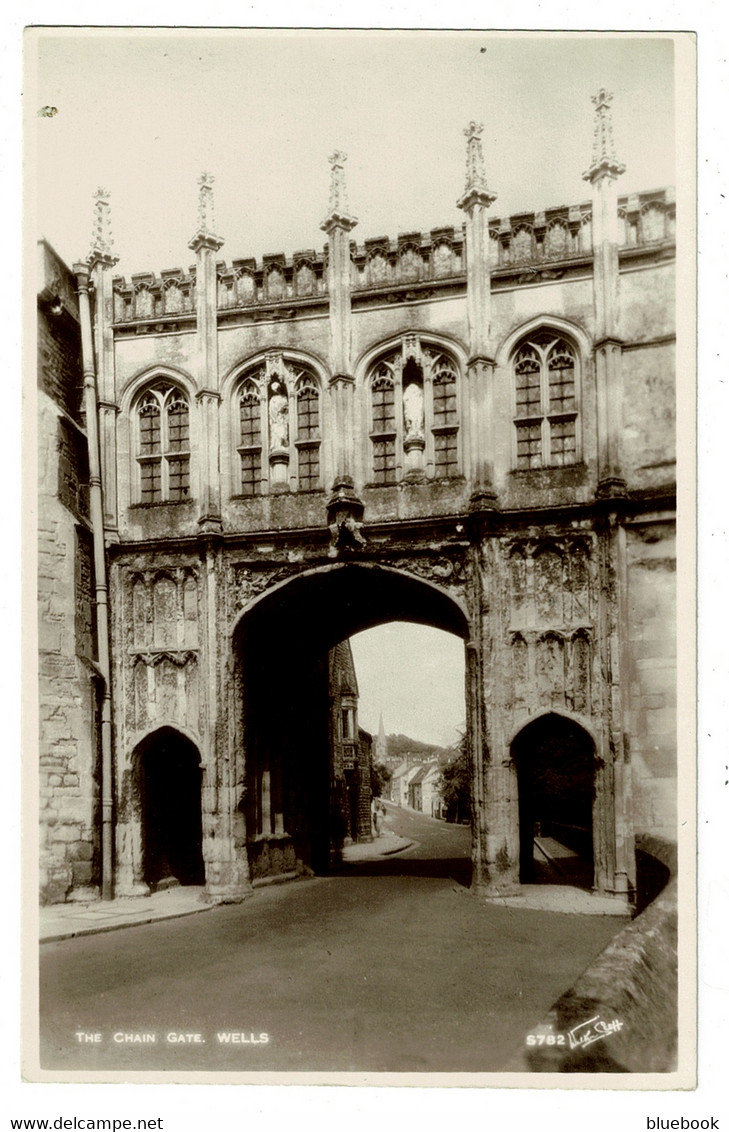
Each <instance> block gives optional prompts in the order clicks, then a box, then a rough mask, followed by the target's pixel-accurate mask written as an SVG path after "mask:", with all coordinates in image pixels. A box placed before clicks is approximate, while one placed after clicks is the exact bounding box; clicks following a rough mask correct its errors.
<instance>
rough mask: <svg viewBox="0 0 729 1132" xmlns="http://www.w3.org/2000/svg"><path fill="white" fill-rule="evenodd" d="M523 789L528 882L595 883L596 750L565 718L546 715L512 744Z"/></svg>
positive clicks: (524, 877)
mask: <svg viewBox="0 0 729 1132" xmlns="http://www.w3.org/2000/svg"><path fill="white" fill-rule="evenodd" d="M511 750H512V757H513V759H514V762H515V765H516V770H517V779H518V787H519V840H520V880H521V882H522V884H535V883H536V884H539V883H544V884H571V885H576V886H578V887H580V888H588V889H589V888H591V887H592V883H593V871H594V869H593V847H592V806H593V799H594V779H595V751H594V744H593V742H592V739H591V738H590V736H589V735H588V733H587V732H586V731H585V730H584V728H582V727H580V726H579V724H577V723H574V722H573V721H572V720H569V719H565V718H564V717H563V716H560V715H555V714H549V715H545V716H541V717H540V718H539V719H536V720H535V721H534V722H533V723H530V724H528V725H527V726H526V727H524V728H523V729H522V731H520V732H519V734H518V735H517V737H516V738H515V739H514V741H513V743H512V747H511Z"/></svg>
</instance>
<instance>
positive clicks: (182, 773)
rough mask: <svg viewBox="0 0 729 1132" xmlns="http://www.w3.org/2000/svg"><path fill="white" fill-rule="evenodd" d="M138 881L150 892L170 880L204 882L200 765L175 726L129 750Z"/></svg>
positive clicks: (190, 744)
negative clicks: (137, 821)
mask: <svg viewBox="0 0 729 1132" xmlns="http://www.w3.org/2000/svg"><path fill="white" fill-rule="evenodd" d="M134 768H135V775H136V778H137V783H138V789H139V804H140V818H141V844H142V869H143V879H144V882H145V884H147V885H148V886H149V888H150V890H151V891H154V890H155V889H158V888H160V887H163V886H164V885H165V884H169V883H174V882H175V881H176V882H177V883H179V884H182V885H201V884H204V883H205V866H204V863H203V855H202V807H201V785H202V767H201V763H200V752H199V751H198V749H197V747H196V746H195V744H194V743H193V742H192V740H191V739H188V738H187V737H186V736H185V735H183V734H182V733H181V732H180V731H177V730H176V729H175V728H174V727H161V728H159V729H158V730H156V731H153V732H152V733H151V734H150V735H147V736H146V737H145V738H144V739H143V740H142V741H141V742H140V743H139V744H138V746H137V748H136V750H135V752H134Z"/></svg>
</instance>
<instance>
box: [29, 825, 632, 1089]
mask: <svg viewBox="0 0 729 1132" xmlns="http://www.w3.org/2000/svg"><path fill="white" fill-rule="evenodd" d="M386 824H387V828H388V829H389V830H391V831H392V832H394V833H396V834H398V835H400V836H401V837H405V838H408V839H409V840H411V841H413V842H416V843H417V844H413V846H412V847H411V848H409V849H407V850H405V851H402V852H400V853H397V854H393V855H390V856H383V857H379V858H378V857H375V856H374V854H375V853H376V852H377V848H378V846H377V843H376V842H375V843H374V844H373V846H372V849H373V857H372V858H371V859H369V860H365V861H354V862H350V863H345V865H344V866H342V868H341V869H340V870H339V871H338V872H337V873H335V874H334V875H331V876H328V877H317V878H313V879H306V880H299V881H296V882H293V883H290V884H287V885H280V886H273V887H269V888H260V889H257V890H256V891H255V892H254V894H253V895H252V896H251V897H250V899H248V900H247V901H245V902H244V903H243V904H239V905H228V906H220V907H216V908H213V909H211V910H210V911H207V912H205V913H204V914H202V915H196V916H190V917H187V918H183V919H173V920H168V921H162V922H157V923H151V924H146V925H144V926H139V927H130V928H125V929H124V930H119V931H112V932H106V933H104V934H99V935H92V936H87V937H84V938H79V939H69V940H64V941H61V942H55V943H46V944H44V945H42V947H41V960H40V967H41V1065H42V1067H43V1068H44V1069H47V1070H48V1069H82V1070H85V1071H94V1070H96V1071H98V1070H130V1069H134V1070H179V1071H191V1070H223V1071H231V1070H234V1071H238V1072H246V1073H249V1072H256V1071H271V1070H286V1071H329V1072H357V1071H359V1072H365V1071H367V1072H400V1071H408V1072H437V1071H441V1072H457V1071H460V1072H485V1071H493V1070H498V1069H499V1068H500V1067H502V1066H504V1065H505V1064H507V1063H508V1062H509V1060H510V1058H512V1057H513V1056H514V1054H515V1053H516V1052H517V1051H518V1050H519V1049H520V1048H521V1047H522V1045H523V1043H524V1040H525V1035H526V1034H527V1032H528V1031H529V1028H530V1026H533V1025H535V1024H536V1023H537V1022H538V1021H539V1020H540V1019H541V1018H542V1017H543V1016H544V1015H545V1013H546V1011H547V1010H548V1008H549V1007H550V1005H551V1004H552V1003H553V1002H554V1001H555V1000H556V999H557V998H558V997H559V996H560V994H562V992H563V991H565V990H567V989H568V987H569V986H571V985H572V983H573V982H574V981H575V979H576V978H577V977H578V975H580V973H581V972H582V971H583V970H584V969H585V968H586V967H587V966H588V965H589V963H590V962H591V961H592V960H593V959H594V958H595V957H596V956H597V955H598V954H599V953H600V951H601V950H602V949H603V948H604V947H605V946H606V944H607V943H608V941H609V940H610V939H611V938H612V937H613V936H614V935H615V934H616V933H617V932H618V931H619V930H620V929H621V928H622V927H623V926H624V924H625V923H626V922H627V920H626V919H623V918H622V917H619V916H597V915H580V914H572V915H567V914H563V913H557V912H540V911H530V910H527V909H523V908H507V907H500V906H496V905H493V904H486V903H485V902H483V901H481V900H479V899H477V898H475V897H474V895H473V894H471V893H470V892H469V890H468V888H467V885H468V882H469V875H470V859H469V853H470V831H469V830H468V829H467V828H466V827H463V826H449V825H445V824H444V823H442V822H437V821H435V820H433V819H431V818H427V817H423V816H422V815H419V814H415V813H413V812H410V811H401V810H398V809H396V808H394V807H390V808H389V813H388V816H387V821H386ZM97 1035H99V1037H97Z"/></svg>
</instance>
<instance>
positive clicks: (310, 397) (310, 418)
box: [296, 373, 321, 491]
mask: <svg viewBox="0 0 729 1132" xmlns="http://www.w3.org/2000/svg"><path fill="white" fill-rule="evenodd" d="M319 416H320V409H319V389H318V387H317V384H316V382H315V381H314V378H313V377H311V375H310V374H307V373H303V374H302V375H301V377H300V378H299V380H298V382H297V383H296V450H297V453H298V463H299V491H313V490H314V489H315V488H317V487H319V482H320V473H319V448H320V445H321V431H320V425H319Z"/></svg>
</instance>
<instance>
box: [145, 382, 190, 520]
mask: <svg viewBox="0 0 729 1132" xmlns="http://www.w3.org/2000/svg"><path fill="white" fill-rule="evenodd" d="M137 419H138V449H137V461H138V464H139V478H140V498H141V502H142V503H163V502H169V503H178V502H180V500H183V499H187V498H188V497H189V495H190V409H189V405H188V403H187V398H186V397H185V395H184V393H182V391H181V390H180V389H178V388H177V386H175V385H169V384H167V383H166V382H161V383H160V384H158V385H154V386H153V387H152V388H151V389H148V390H147V391H146V392H145V393H144V395H143V397H142V398H141V400H140V401H139V404H138V407H137Z"/></svg>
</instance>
